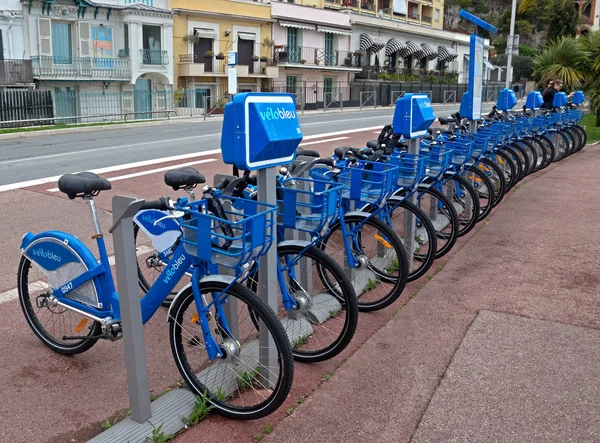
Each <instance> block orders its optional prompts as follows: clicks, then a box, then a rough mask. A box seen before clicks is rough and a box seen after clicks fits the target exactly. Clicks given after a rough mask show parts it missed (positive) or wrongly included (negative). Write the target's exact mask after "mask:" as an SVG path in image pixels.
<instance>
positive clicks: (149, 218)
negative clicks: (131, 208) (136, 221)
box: [140, 214, 165, 229]
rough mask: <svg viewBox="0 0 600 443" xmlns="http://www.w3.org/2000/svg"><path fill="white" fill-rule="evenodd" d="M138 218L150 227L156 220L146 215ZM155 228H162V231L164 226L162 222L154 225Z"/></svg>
mask: <svg viewBox="0 0 600 443" xmlns="http://www.w3.org/2000/svg"><path fill="white" fill-rule="evenodd" d="M140 218H141V219H142V220H143V221H145V222H148V223H150V224H151V225H154V222H156V219H155V218H154V217H152V216H151V215H148V214H142V215H141V216H140ZM156 226H158V227H160V228H163V229H164V228H165V224H164V223H163V222H158V223H156Z"/></svg>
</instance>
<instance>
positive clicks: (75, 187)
mask: <svg viewBox="0 0 600 443" xmlns="http://www.w3.org/2000/svg"><path fill="white" fill-rule="evenodd" d="M58 189H59V190H60V192H63V193H65V194H67V196H68V197H69V198H70V199H71V200H72V199H74V198H75V197H89V196H94V195H98V194H99V193H100V191H108V190H109V189H111V185H110V182H109V181H108V180H107V179H105V178H102V177H99V176H98V175H96V174H94V173H93V172H80V173H78V174H66V175H63V176H62V177H61V178H60V179H59V180H58Z"/></svg>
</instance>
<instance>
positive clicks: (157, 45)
mask: <svg viewBox="0 0 600 443" xmlns="http://www.w3.org/2000/svg"><path fill="white" fill-rule="evenodd" d="M161 40H162V39H161V27H160V26H150V25H142V48H143V63H144V64H145V65H160V64H162V51H161Z"/></svg>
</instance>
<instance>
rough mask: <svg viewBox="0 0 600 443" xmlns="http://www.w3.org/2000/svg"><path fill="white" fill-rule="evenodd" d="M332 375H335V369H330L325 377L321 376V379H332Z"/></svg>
mask: <svg viewBox="0 0 600 443" xmlns="http://www.w3.org/2000/svg"><path fill="white" fill-rule="evenodd" d="M331 377H333V371H329V372H328V373H327V374H325V375H324V376H323V378H321V381H329V380H331Z"/></svg>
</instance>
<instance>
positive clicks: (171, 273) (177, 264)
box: [163, 254, 185, 283]
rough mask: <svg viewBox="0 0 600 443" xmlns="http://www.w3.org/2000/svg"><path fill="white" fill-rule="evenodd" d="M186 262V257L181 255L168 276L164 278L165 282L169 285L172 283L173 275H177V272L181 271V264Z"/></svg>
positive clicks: (168, 272)
mask: <svg viewBox="0 0 600 443" xmlns="http://www.w3.org/2000/svg"><path fill="white" fill-rule="evenodd" d="M184 261H185V255H183V254H181V256H180V257H179V258H178V259H177V260H175V261H174V262H173V264H172V265H171V267H170V268H169V270H168V271H167V275H166V277H165V278H163V282H165V283H169V282H170V281H171V279H172V278H173V275H175V271H177V270H178V269H179V267H180V266H181V264H182V263H183V262H184Z"/></svg>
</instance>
